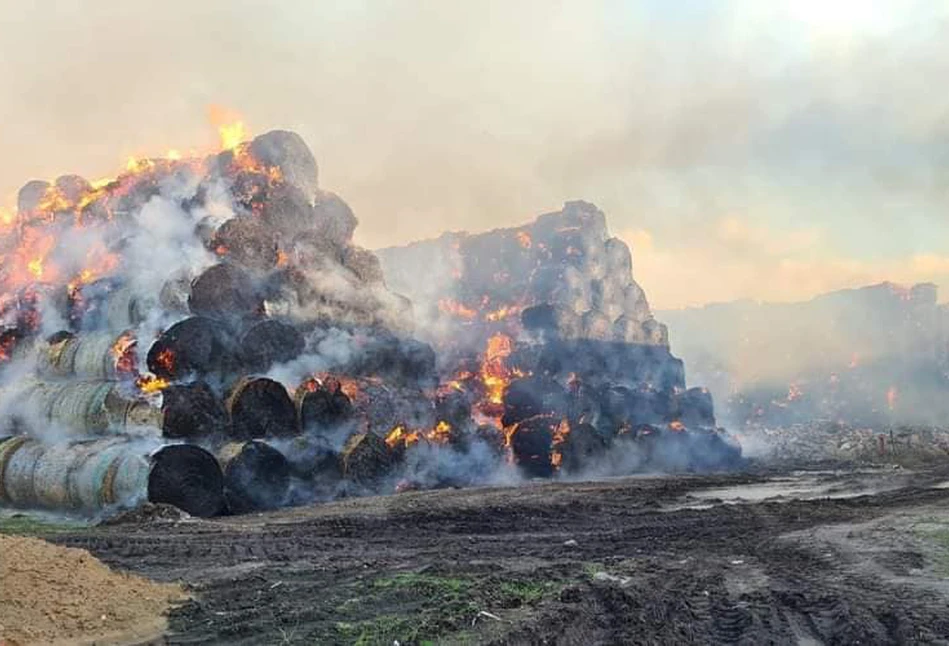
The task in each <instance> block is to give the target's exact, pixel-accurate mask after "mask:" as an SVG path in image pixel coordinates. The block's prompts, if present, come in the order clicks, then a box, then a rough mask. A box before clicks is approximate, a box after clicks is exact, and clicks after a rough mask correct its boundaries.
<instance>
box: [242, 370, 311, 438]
mask: <svg viewBox="0 0 949 646" xmlns="http://www.w3.org/2000/svg"><path fill="white" fill-rule="evenodd" d="M225 408H226V409H227V412H228V414H229V415H230V418H231V437H233V438H234V439H237V440H251V439H262V438H288V437H293V436H294V435H299V433H300V428H299V427H298V426H297V413H296V407H295V406H294V404H293V400H292V399H290V395H289V394H288V393H287V389H286V388H284V387H283V385H282V384H280V383H279V382H276V381H274V380H273V379H268V378H266V377H244V378H242V379H241V380H240V381H238V382H237V383H236V384H235V385H234V386H233V387H232V388H231V392H230V394H229V395H228V398H227V400H226V401H225Z"/></svg>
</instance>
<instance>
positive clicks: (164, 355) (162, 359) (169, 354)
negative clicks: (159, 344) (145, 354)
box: [155, 348, 175, 375]
mask: <svg viewBox="0 0 949 646" xmlns="http://www.w3.org/2000/svg"><path fill="white" fill-rule="evenodd" d="M155 363H156V364H158V366H159V367H160V368H161V369H162V370H163V371H164V372H166V373H167V374H169V375H173V374H175V351H174V350H172V349H171V348H165V349H163V350H161V351H160V352H159V353H158V354H157V355H155Z"/></svg>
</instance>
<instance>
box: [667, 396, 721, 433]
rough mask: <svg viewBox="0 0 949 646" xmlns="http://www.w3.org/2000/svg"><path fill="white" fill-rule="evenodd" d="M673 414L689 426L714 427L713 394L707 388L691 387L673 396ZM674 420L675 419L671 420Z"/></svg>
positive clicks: (676, 418)
mask: <svg viewBox="0 0 949 646" xmlns="http://www.w3.org/2000/svg"><path fill="white" fill-rule="evenodd" d="M672 408H673V411H672V415H673V416H674V419H675V420H678V421H680V422H682V423H683V424H685V425H686V426H688V427H690V428H691V427H695V426H701V427H705V428H714V426H715V405H714V404H713V402H712V395H711V393H709V391H708V390H707V389H705V388H689V389H688V390H686V391H684V392H678V393H676V394H675V396H674V397H673V402H672ZM669 421H673V420H669Z"/></svg>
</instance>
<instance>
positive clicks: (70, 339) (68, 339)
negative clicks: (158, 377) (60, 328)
mask: <svg viewBox="0 0 949 646" xmlns="http://www.w3.org/2000/svg"><path fill="white" fill-rule="evenodd" d="M136 364H137V357H136V342H135V337H134V336H133V335H132V333H131V332H123V333H122V334H118V335H117V334H115V333H114V332H89V333H86V334H81V335H75V334H72V333H70V332H60V333H57V334H55V335H53V336H51V337H50V338H48V339H47V340H46V341H44V342H42V343H38V344H37V346H36V371H37V373H38V374H39V375H40V376H43V377H80V378H83V379H95V380H104V379H118V378H122V377H126V378H134V376H135V372H136V370H135V369H136Z"/></svg>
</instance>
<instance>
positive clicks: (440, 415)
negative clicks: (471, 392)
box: [435, 390, 471, 429]
mask: <svg viewBox="0 0 949 646" xmlns="http://www.w3.org/2000/svg"><path fill="white" fill-rule="evenodd" d="M435 418H436V419H437V420H438V421H441V422H447V423H448V424H449V425H450V426H451V427H452V428H453V429H463V428H465V427H466V426H468V425H469V424H470V423H471V400H470V399H469V397H468V395H467V394H466V393H463V392H461V391H459V390H451V391H449V392H445V393H439V394H438V395H437V396H436V397H435Z"/></svg>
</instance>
